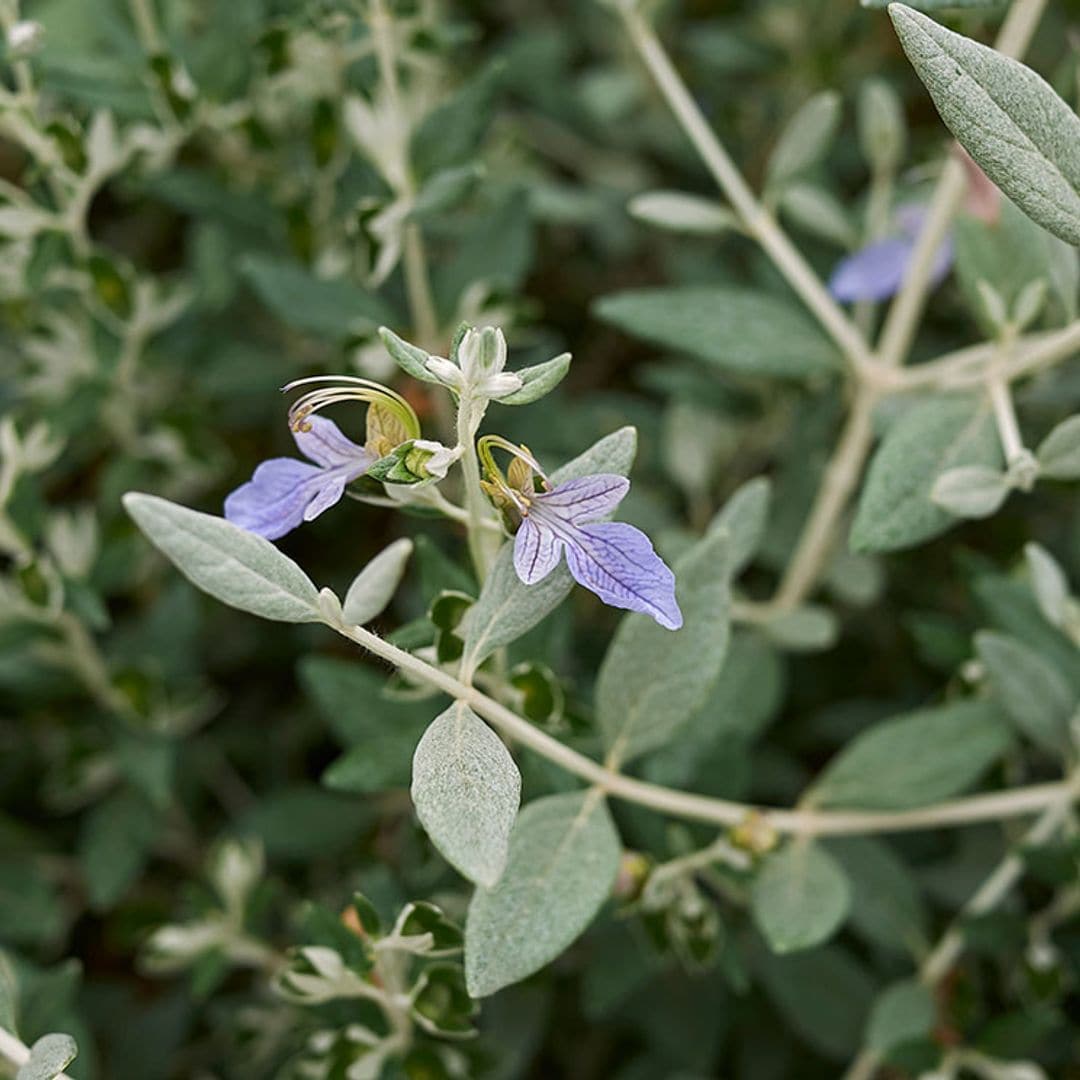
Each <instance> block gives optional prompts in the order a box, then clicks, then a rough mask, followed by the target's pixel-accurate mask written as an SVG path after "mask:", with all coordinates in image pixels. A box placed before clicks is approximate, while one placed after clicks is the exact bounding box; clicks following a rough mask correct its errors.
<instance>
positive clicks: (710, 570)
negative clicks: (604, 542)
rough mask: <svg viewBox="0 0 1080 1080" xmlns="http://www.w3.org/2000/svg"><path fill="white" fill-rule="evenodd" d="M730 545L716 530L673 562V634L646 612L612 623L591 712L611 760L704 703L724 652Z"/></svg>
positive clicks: (669, 730)
mask: <svg viewBox="0 0 1080 1080" xmlns="http://www.w3.org/2000/svg"><path fill="white" fill-rule="evenodd" d="M729 548H730V538H729V536H728V533H727V530H726V529H723V530H720V531H718V532H717V533H716V534H714V535H712V536H707V537H706V538H705V539H704V540H702V541H700V542H699V543H697V544H695V545H694V547H693V548H692V549H691V550H690V551H689V552H688V553H687V554H686V555H685V556H683V558H682V559H680V560H679V561H678V562H677V563H676V564H675V581H676V585H675V592H676V596H677V597H678V600H679V606H680V607H681V608H682V612H683V619H684V622H683V628H682V630H681V631H680V632H679V633H678V634H672V633H669V632H668V631H666V630H665V629H664V628H663V627H661V626H659V625H657V623H656V622H654V621H653V620H652V619H651V618H649V617H648V616H647V615H627V616H626V617H625V618H624V619H623V620H622V622H621V623H620V624H619V629H618V631H617V632H616V634H615V638H614V640H613V641H612V643H611V647H610V648H609V649H608V651H607V655H606V656H605V657H604V662H603V664H602V665H601V667H600V674H599V676H598V678H597V683H596V711H597V716H598V719H599V724H600V728H601V731H602V732H603V734H604V741H605V743H606V744H607V746H608V747H609V749H610V751H611V754H610V756H611V759H612V760H614V761H617V762H619V763H620V764H625V763H626V762H627V761H629V760H631V759H632V758H635V757H637V756H638V755H640V754H643V753H645V752H646V751H648V750H653V749H655V748H656V747H658V746H662V745H663V744H664V743H666V742H667V741H668V740H669V739H670V738H671V737H672V736H673V735H674V734H675V732H676V731H678V729H679V728H680V727H681V726H682V725H683V724H685V723H686V722H687V721H688V720H689V719H690V718H691V717H692V716H693V715H694V713H696V712H697V710H698V709H699V708H701V706H702V705H703V704H704V702H705V698H706V696H707V695H708V693H709V688H710V687H711V686H712V685H713V683H715V682H716V680H717V677H718V676H719V675H720V669H721V668H722V667H723V665H724V655H725V653H726V652H727V643H728V631H729V622H730V620H729V609H730V605H731V590H730V585H729V576H730V575H729V571H728V550H729Z"/></svg>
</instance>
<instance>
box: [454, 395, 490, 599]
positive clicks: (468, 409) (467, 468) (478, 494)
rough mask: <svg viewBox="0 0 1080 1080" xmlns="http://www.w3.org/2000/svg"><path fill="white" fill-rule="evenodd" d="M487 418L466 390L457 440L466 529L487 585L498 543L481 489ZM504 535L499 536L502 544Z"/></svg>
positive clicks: (471, 551) (480, 576)
mask: <svg viewBox="0 0 1080 1080" xmlns="http://www.w3.org/2000/svg"><path fill="white" fill-rule="evenodd" d="M482 417H483V402H477V401H476V400H475V399H474V398H473V397H472V395H471V394H470V393H469V391H468V388H466V389H465V390H464V391H463V392H462V395H461V400H460V401H459V402H458V415H457V441H458V446H459V447H460V448H461V479H462V483H463V485H464V489H465V491H464V497H465V513H466V514H467V515H468V524H467V526H466V529H467V532H468V541H469V555H470V556H471V557H472V562H473V568H474V569H475V570H476V575H477V579H478V580H479V582H480V583H481V584H483V582H484V579H485V578H486V577H487V575H488V570H489V569H490V568H491V561H492V558H493V557H494V554H495V550H493V549H497V544H493V543H492V539H493V534H492V530H491V529H490V528H489V526H490V523H491V520H492V518H491V511H490V509H489V507H488V502H487V499H486V497H485V495H484V490H483V488H481V487H480V461H479V458H478V457H477V454H476V431H477V428H478V427H479V426H480V420H481V419H482ZM500 538H501V534H497V535H495V537H494V539H495V540H496V541H498V540H499V539H500Z"/></svg>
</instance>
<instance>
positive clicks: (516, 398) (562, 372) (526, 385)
mask: <svg viewBox="0 0 1080 1080" xmlns="http://www.w3.org/2000/svg"><path fill="white" fill-rule="evenodd" d="M569 370H570V354H569V353H562V355H560V356H556V357H555V358H554V359H553V360H545V361H544V363H542V364H534V365H533V366H532V367H527V368H522V369H521V370H520V371H516V372H514V374H515V375H517V376H518V377H519V378H520V379H521V383H522V385H521V389H520V390H515V391H514V392H513V393H511V394H507V395H506V396H505V397H500V398H499V399H498V402H499V404H500V405H529V404H531V403H532V402H534V401H537V400H539V399H540V398H542V397H543V396H544V395H545V394H549V393H551V391H552V390H554V389H555V387H556V386H558V385H559V383H561V382H562V381H563V379H564V378H566V373H567V372H568V371H569Z"/></svg>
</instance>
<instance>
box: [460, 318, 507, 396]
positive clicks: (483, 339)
mask: <svg viewBox="0 0 1080 1080" xmlns="http://www.w3.org/2000/svg"><path fill="white" fill-rule="evenodd" d="M457 355H458V364H459V365H460V367H461V372H462V374H463V375H464V376H465V381H466V382H471V383H474V384H476V383H480V382H482V381H484V380H485V379H487V378H489V377H490V376H492V375H498V374H499V373H500V372H501V371H502V369H503V368H504V367H506V338H505V337H504V336H503V332H502V331H501V330H499V329H496V328H495V327H493V326H485V327H483V328H481V329H479V330H477V329H472V330H468V331H466V333H465V336H464V337H463V338H462V339H461V344H460V345H459V346H458V354H457Z"/></svg>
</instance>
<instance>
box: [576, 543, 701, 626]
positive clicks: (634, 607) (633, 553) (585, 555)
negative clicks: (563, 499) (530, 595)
mask: <svg viewBox="0 0 1080 1080" xmlns="http://www.w3.org/2000/svg"><path fill="white" fill-rule="evenodd" d="M562 539H563V542H564V543H565V545H566V562H567V565H568V566H569V567H570V573H571V574H572V575H573V577H574V580H575V581H577V583H578V584H579V585H583V586H584V587H585V588H586V589H589V590H590V591H592V592H594V593H596V595H597V596H599V597H600V599H601V600H603V601H604V603H605V604H610V605H611V606H612V607H619V608H626V609H628V610H629V611H640V612H641V613H643V614H645V615H650V616H652V618H654V619H655V620H656V621H657V622H658V623H659V624H660V625H661V626H663V627H666V628H667V629H668V630H678V629H679V627H680V626H682V623H683V619H682V612H681V611H680V610H679V604H678V601H677V600H676V599H675V575H674V574H673V573H672V572H671V570H670V569H668V567H667V565H666V564H665V563H664V561H663V560H662V559H661V558H660V556H659V555H657V554H656V552H655V551H654V550H653V546H652V543H651V542H650V541H649V538H648V537H647V536H646V535H645V534H644V533H643V532H642V531H641V530H640V529H635V528H634V526H633V525H627V524H625V523H624V522H601V523H597V524H593V525H581V526H579V527H577V528H575V529H573V530H572V531H570V532H568V533H566V534H564V535H563V536H562Z"/></svg>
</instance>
